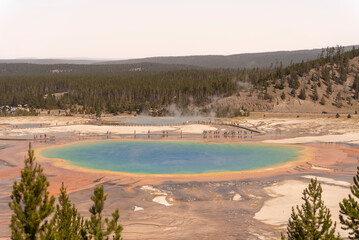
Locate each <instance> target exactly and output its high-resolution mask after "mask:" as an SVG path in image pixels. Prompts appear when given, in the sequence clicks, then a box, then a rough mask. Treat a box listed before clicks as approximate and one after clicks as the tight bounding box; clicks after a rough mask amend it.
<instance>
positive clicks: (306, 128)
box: [0, 115, 359, 239]
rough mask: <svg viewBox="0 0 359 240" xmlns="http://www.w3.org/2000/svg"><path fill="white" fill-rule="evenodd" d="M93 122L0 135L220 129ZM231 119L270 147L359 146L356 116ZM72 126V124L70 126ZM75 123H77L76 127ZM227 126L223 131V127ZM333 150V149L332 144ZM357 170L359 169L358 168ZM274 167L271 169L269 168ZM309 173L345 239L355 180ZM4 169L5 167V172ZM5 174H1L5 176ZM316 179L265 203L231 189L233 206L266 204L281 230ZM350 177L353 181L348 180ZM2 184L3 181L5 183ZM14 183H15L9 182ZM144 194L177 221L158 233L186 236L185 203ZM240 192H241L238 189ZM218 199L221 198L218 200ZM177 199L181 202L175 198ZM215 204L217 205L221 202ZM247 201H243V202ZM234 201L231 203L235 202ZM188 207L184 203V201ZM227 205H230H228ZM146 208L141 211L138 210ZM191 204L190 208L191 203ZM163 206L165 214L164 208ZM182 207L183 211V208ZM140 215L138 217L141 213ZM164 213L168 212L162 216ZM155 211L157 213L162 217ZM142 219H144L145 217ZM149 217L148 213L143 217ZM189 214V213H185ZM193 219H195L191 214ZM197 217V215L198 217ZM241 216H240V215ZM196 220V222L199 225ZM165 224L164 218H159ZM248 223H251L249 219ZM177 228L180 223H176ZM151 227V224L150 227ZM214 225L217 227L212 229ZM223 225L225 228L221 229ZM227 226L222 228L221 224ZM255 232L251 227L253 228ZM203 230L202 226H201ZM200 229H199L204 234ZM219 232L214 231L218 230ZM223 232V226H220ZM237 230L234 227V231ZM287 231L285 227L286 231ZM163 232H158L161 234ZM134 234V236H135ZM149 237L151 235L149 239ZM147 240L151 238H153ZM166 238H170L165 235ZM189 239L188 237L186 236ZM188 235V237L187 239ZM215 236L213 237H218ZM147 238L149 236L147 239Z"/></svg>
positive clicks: (1, 126) (287, 187)
mask: <svg viewBox="0 0 359 240" xmlns="http://www.w3.org/2000/svg"><path fill="white" fill-rule="evenodd" d="M87 121H88V119H86V118H81V117H13V118H0V137H8V136H24V135H39V134H47V135H48V136H50V135H51V134H56V133H63V132H71V133H76V134H104V133H106V132H107V131H111V133H113V134H133V133H134V131H136V133H137V134H141V133H142V134H146V133H147V132H148V130H150V131H176V130H177V131H182V132H183V133H202V132H203V131H204V130H216V128H215V127H213V126H208V125H197V124H196V125H183V126H178V127H177V126H170V127H161V126H152V127H149V126H144V127H141V126H140V127H139V126H136V127H129V126H97V125H86V122H87ZM231 121H236V122H237V123H239V124H240V125H242V126H246V127H250V128H253V129H258V130H259V131H263V132H266V133H269V134H271V136H272V137H271V136H269V137H268V138H266V137H265V139H264V140H263V142H266V143H278V144H300V143H316V142H320V143H328V142H335V143H348V144H359V119H358V118H357V116H356V115H355V116H353V118H351V119H346V118H340V119H336V118H333V117H331V118H328V117H325V118H324V117H323V118H298V119H296V118H261V119H247V118H238V119H234V120H231ZM36 123H37V124H40V123H41V124H48V126H45V127H42V128H26V129H21V128H14V127H9V126H8V125H20V124H36ZM67 124H68V125H67ZM73 124H75V125H73ZM221 128H222V127H221ZM329 147H330V146H329ZM353 166H355V165H353ZM269 169H271V168H269ZM309 169H311V170H312V171H314V172H315V173H320V174H322V175H321V176H320V177H317V179H318V181H319V182H320V183H321V184H322V188H323V200H324V202H325V204H326V205H327V206H328V207H329V209H330V210H331V213H332V215H333V219H334V220H335V221H337V230H338V231H339V232H340V233H341V235H343V236H346V233H345V232H343V231H342V230H341V229H340V224H339V222H338V214H339V205H338V203H339V202H340V201H341V200H342V199H343V198H344V197H347V196H348V194H349V192H350V189H349V185H350V184H351V182H347V181H343V180H337V179H334V178H335V176H334V175H331V174H330V173H328V174H327V172H330V171H331V172H333V171H332V170H333V169H332V168H331V167H330V166H322V165H321V166H317V165H312V166H311V167H310V168H309ZM0 170H1V169H0ZM355 170H356V169H355V167H353V169H350V171H349V172H352V175H354V174H355ZM0 173H1V172H0ZM313 177H316V176H315V175H311V174H307V175H305V174H304V175H303V174H302V176H299V177H295V176H293V177H291V176H289V177H288V179H284V180H283V179H282V180H280V181H277V182H276V183H274V184H271V185H269V186H268V185H267V186H266V187H265V188H264V191H265V192H266V193H267V195H269V196H270V198H269V199H267V200H265V199H266V198H263V196H259V195H255V194H251V193H248V194H247V195H246V194H245V193H243V192H240V189H237V190H236V191H232V192H230V191H228V194H229V199H230V202H232V203H233V204H238V206H240V204H245V202H246V201H248V198H249V199H252V200H251V201H255V203H257V202H260V201H264V203H263V206H262V207H261V208H260V209H259V210H258V211H257V212H256V213H255V216H254V219H256V220H258V221H261V222H263V223H265V224H269V225H270V226H278V227H281V228H282V227H285V225H286V223H287V221H288V219H289V217H290V213H291V209H292V206H295V205H300V204H302V199H301V196H302V192H303V190H304V188H306V187H307V186H308V183H309V182H310V178H313ZM350 177H351V175H350ZM347 179H349V178H347ZM1 181H3V180H1ZM9 182H10V180H9ZM140 190H141V191H143V192H144V193H146V194H149V195H148V196H149V197H150V198H149V202H152V204H154V205H155V206H156V207H155V208H156V209H157V208H158V209H159V210H158V211H160V212H159V213H161V214H162V215H161V216H163V219H167V218H168V221H172V222H173V224H172V225H168V226H167V225H164V226H163V228H162V227H161V226H162V225H160V224H158V225H156V229H157V228H158V229H159V231H162V232H163V231H166V234H167V231H169V232H170V233H171V234H172V235H171V238H170V239H178V237H179V236H181V234H183V231H184V229H181V224H182V225H183V226H184V224H185V223H186V224H187V222H186V221H189V220H188V217H187V216H186V217H183V222H182V223H178V224H177V222H176V218H177V217H178V216H182V215H181V214H187V212H185V211H182V210H180V211H178V212H176V213H173V214H172V213H171V211H172V209H173V208H178V207H179V206H183V205H181V203H180V202H178V201H177V202H176V201H175V200H173V198H172V193H171V192H170V191H167V192H164V191H162V190H159V189H158V188H156V187H155V186H151V185H145V186H142V187H141V189H140ZM238 190H239V191H238ZM215 199H216V198H215ZM176 200H177V199H176ZM216 201H218V205H219V206H222V204H224V202H223V201H222V202H221V200H216ZM216 201H214V203H216ZM243 202H244V203H243ZM232 203H230V204H232ZM139 204H140V205H132V207H131V211H132V213H133V211H136V214H139V215H141V214H148V211H150V209H149V208H150V207H152V205H148V203H146V202H140V203H139ZM182 204H183V203H182ZM188 204H193V205H188V206H191V207H190V209H192V208H193V209H197V208H201V205H204V206H207V205H205V204H209V203H207V202H203V203H196V202H195V201H193V203H192V202H189V203H188ZM226 204H227V203H226ZM138 206H141V207H138ZM186 206H187V205H186ZM162 208H163V210H162ZM180 209H181V208H180ZM137 211H138V213H137ZM162 211H165V212H162ZM159 213H158V212H156V214H159ZM171 214H172V215H174V218H173V219H172V218H170V216H172V215H171ZM141 216H142V215H141ZM143 216H144V215H143ZM183 216H184V215H183ZM192 217H193V215H192ZM196 217H198V216H197V215H196ZM238 218H240V216H238ZM193 219H197V218H191V221H194V220H193ZM143 221H145V220H143ZM156 221H158V222H160V220H156ZM203 221H207V219H206V218H204V217H203V216H202V215H201V217H198V222H203ZM246 221H247V220H246ZM205 223H206V224H205V225H206V227H203V228H202V229H204V230H203V231H204V233H203V234H207V233H210V232H211V231H212V230H211V228H210V227H209V225H208V224H207V223H211V224H214V225H213V226H215V224H219V223H217V222H215V223H213V222H210V221H209V220H208V222H205ZM176 224H177V225H176ZM190 225H192V223H191V222H188V226H190ZM131 226H132V225H128V226H127V228H126V229H127V231H128V232H130V233H128V235H127V236H132V239H136V238H138V236H139V235H136V234H137V233H135V232H133V233H131V231H132V230H133V231H135V229H137V228H138V226H139V225H138V224H137V223H136V224H134V225H133V226H132V227H131ZM151 226H152V225H151ZM211 226H212V225H211ZM221 226H222V225H221ZM222 227H223V226H222ZM248 228H250V227H248ZM141 229H142V230H143V231H145V230H146V229H147V228H146V225H145V224H143V225H141ZM199 229H200V228H199ZM199 229H198V230H199ZM213 229H215V227H213ZM217 229H220V228H217ZM231 229H232V228H231ZM251 229H252V230H250V231H249V232H251V234H252V235H251V236H255V238H254V239H272V237H273V236H272V237H270V235H267V236H268V237H263V231H261V230H260V229H257V228H256V227H253V228H251ZM271 229H272V228H269V230H268V232H270V231H271ZM148 231H151V233H152V231H154V230H153V229H152V227H151V228H150V227H148ZM177 231H180V233H181V234H179V235H177ZM283 231H285V229H284V228H283ZM158 233H160V232H156V234H158ZM131 234H133V235H131ZM188 234H190V235H191V234H197V233H196V232H188ZM146 236H147V235H146ZM148 236H149V237H148V238H146V239H151V236H153V235H148ZM163 236H164V238H162V239H165V238H166V237H167V235H163ZM186 236H187V235H186ZM188 236H189V235H188ZM197 236H202V237H203V236H206V235H197ZM213 236H214V235H213ZM143 237H145V235H143Z"/></svg>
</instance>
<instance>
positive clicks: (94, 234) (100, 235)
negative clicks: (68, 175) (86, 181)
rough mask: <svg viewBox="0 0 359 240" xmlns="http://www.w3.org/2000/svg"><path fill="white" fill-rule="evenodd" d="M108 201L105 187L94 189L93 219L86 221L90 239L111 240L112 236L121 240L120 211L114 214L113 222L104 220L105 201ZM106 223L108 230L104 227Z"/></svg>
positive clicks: (116, 239) (91, 211)
mask: <svg viewBox="0 0 359 240" xmlns="http://www.w3.org/2000/svg"><path fill="white" fill-rule="evenodd" d="M106 199H107V194H105V193H104V190H103V185H101V186H99V187H96V188H95V189H94V195H93V196H91V200H92V201H93V203H94V204H93V205H92V207H91V208H90V210H89V211H90V213H91V219H90V220H88V221H86V227H87V230H88V235H89V239H94V240H103V239H106V240H108V239H109V236H112V239H114V240H120V239H122V238H121V231H122V229H123V228H122V226H121V225H120V224H118V219H119V218H120V214H119V211H118V209H116V210H115V212H113V213H112V220H111V221H110V220H109V219H108V218H106V219H104V220H103V216H102V211H103V209H104V206H105V201H106ZM104 223H105V225H106V228H105V227H104Z"/></svg>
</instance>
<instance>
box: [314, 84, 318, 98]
mask: <svg viewBox="0 0 359 240" xmlns="http://www.w3.org/2000/svg"><path fill="white" fill-rule="evenodd" d="M318 99H319V95H318V90H317V85H314V89H313V101H318Z"/></svg>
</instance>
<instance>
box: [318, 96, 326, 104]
mask: <svg viewBox="0 0 359 240" xmlns="http://www.w3.org/2000/svg"><path fill="white" fill-rule="evenodd" d="M319 103H320V104H321V105H325V98H324V96H322V98H321V99H320V102H319Z"/></svg>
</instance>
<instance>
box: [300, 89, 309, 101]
mask: <svg viewBox="0 0 359 240" xmlns="http://www.w3.org/2000/svg"><path fill="white" fill-rule="evenodd" d="M298 97H299V98H300V99H302V100H305V99H306V98H307V95H306V93H305V89H304V88H302V89H301V90H300V93H299V95H298Z"/></svg>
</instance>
